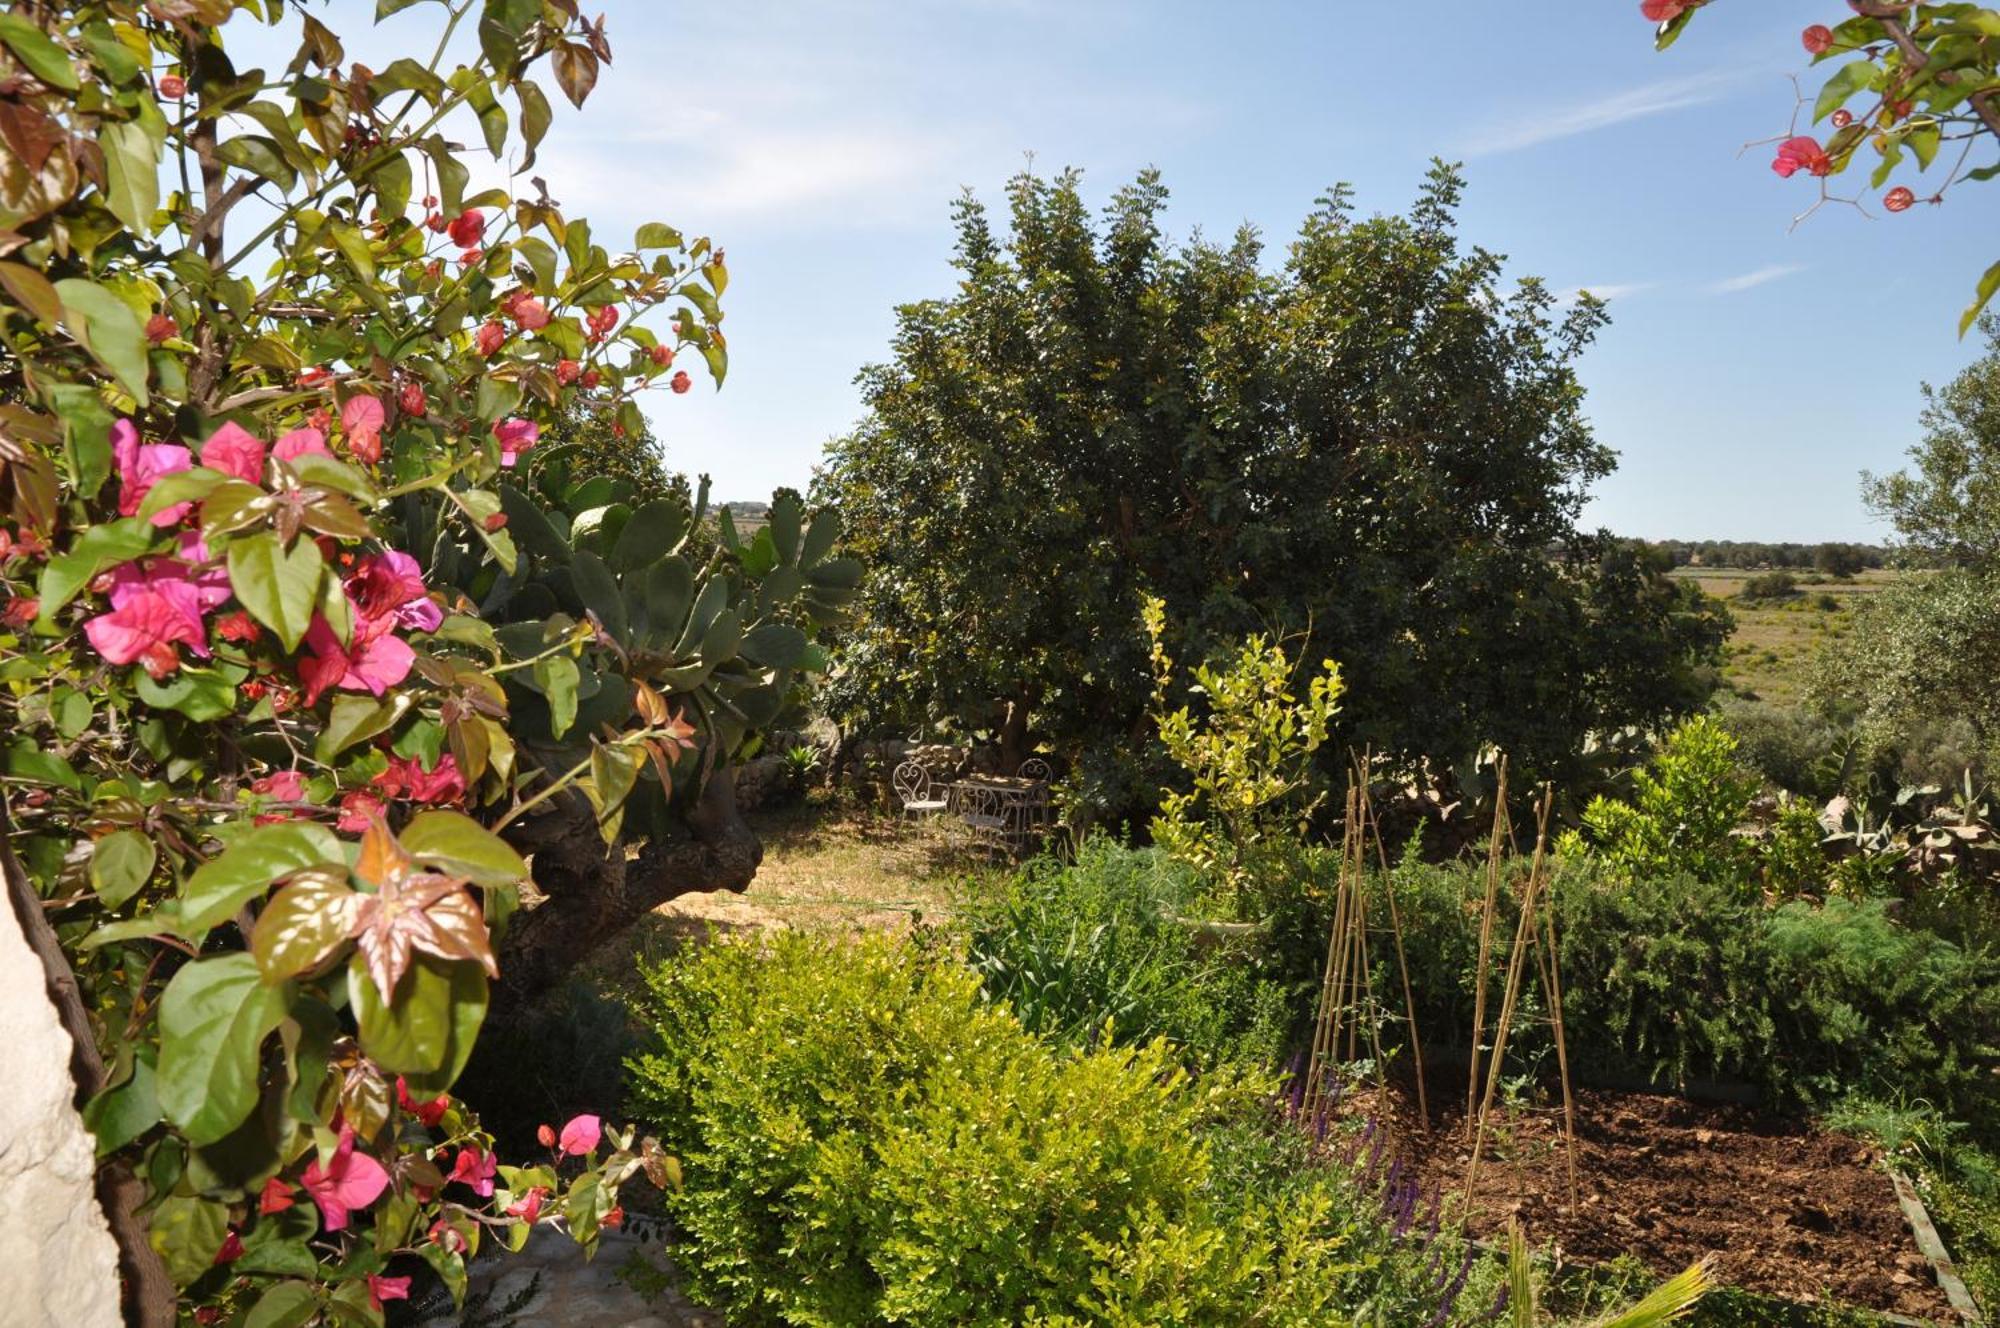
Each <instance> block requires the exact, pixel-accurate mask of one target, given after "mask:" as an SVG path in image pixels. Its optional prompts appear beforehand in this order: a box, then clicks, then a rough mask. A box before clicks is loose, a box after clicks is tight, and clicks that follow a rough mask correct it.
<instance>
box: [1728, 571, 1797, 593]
mask: <svg viewBox="0 0 2000 1328" xmlns="http://www.w3.org/2000/svg"><path fill="white" fill-rule="evenodd" d="M1798 593H1799V579H1798V578H1797V577H1795V576H1793V575H1792V574H1791V573H1790V572H1762V573H1759V574H1758V575H1756V576H1753V577H1751V578H1750V579H1749V580H1748V581H1745V582H1744V583H1743V589H1741V590H1739V591H1737V592H1736V597H1737V598H1738V599H1747V600H1764V599H1790V598H1791V597H1792V596H1793V595H1796V594H1798Z"/></svg>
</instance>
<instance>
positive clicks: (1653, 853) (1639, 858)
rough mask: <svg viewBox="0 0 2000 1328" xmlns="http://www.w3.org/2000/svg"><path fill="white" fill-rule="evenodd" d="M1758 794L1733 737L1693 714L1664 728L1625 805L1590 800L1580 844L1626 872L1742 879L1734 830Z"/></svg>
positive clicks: (1745, 875) (1740, 844) (1745, 876)
mask: <svg viewBox="0 0 2000 1328" xmlns="http://www.w3.org/2000/svg"><path fill="white" fill-rule="evenodd" d="M1756 792H1757V784H1756V781H1755V780H1754V779H1751V778H1749V777H1747V776H1746V775H1744V773H1743V771H1742V769H1741V767H1739V766H1738V765H1737V763H1736V739H1735V737H1734V736H1733V735H1731V733H1730V732H1729V730H1728V729H1726V728H1724V727H1723V726H1722V725H1721V724H1720V723H1719V722H1717V721H1716V720H1715V719H1713V718H1711V717H1710V716H1707V715H1698V716H1696V717H1695V718H1693V719H1690V720H1688V721H1687V722H1685V723H1683V724H1681V725H1680V726H1679V727H1678V728H1676V729H1674V731H1673V732H1671V733H1669V734H1668V735H1667V737H1666V740H1665V741H1664V742H1662V743H1661V745H1660V750H1659V751H1658V752H1657V753H1655V754H1654V756H1653V758H1652V760H1651V761H1649V762H1648V763H1647V764H1646V766H1645V767H1644V768H1643V769H1641V770H1639V771H1637V772H1635V773H1634V774H1633V776H1632V798H1631V800H1630V801H1629V802H1627V801H1619V800H1614V799H1611V798H1605V797H1597V798H1593V799H1591V802H1590V805H1589V806H1588V807H1586V808H1585V809H1584V812H1583V842H1585V843H1588V844H1590V845H1592V846H1593V847H1595V848H1596V849H1597V851H1598V852H1599V854H1600V855H1601V856H1602V858H1603V860H1604V862H1605V864H1606V865H1607V866H1608V867H1610V868H1611V869H1612V870H1613V871H1614V872H1619V873H1622V874H1625V875H1627V876H1630V877H1638V876H1659V875H1673V874H1686V875H1688V876H1693V877H1696V878H1698V879H1700V880H1703V881H1710V882H1722V881H1734V882H1743V883H1746V884H1747V882H1748V880H1749V875H1750V873H1749V866H1750V849H1749V846H1748V845H1747V844H1746V843H1745V842H1744V841H1743V840H1741V839H1740V838H1738V837H1737V836H1736V835H1735V834H1734V831H1735V830H1736V827H1737V826H1739V825H1741V824H1742V823H1743V820H1744V818H1745V817H1746V816H1747V815H1748V814H1749V811H1750V800H1751V798H1752V797H1754V796H1755V795H1756Z"/></svg>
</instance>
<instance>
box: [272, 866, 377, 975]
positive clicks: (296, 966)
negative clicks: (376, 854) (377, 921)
mask: <svg viewBox="0 0 2000 1328" xmlns="http://www.w3.org/2000/svg"><path fill="white" fill-rule="evenodd" d="M363 898H364V896H362V895H360V894H358V893H356V892H355V891H354V890H353V889H351V888H349V886H348V884H347V873H346V872H345V871H344V870H336V869H319V868H314V869H308V870H306V871H303V872H299V873H298V874H297V875H295V876H293V877H292V879H291V882H290V883H289V884H287V885H286V886H285V887H284V888H283V889H281V890H279V891H278V893H277V894H275V895H273V896H272V897H271V902H270V903H268V904H266V905H265V906H264V911H263V912H262V913H261V914H259V915H258V918H257V925H256V927H255V929H254V930H253V931H252V932H251V934H250V953H252V954H253V955H255V956H256V957H257V968H258V970H259V971H260V972H262V973H263V975H264V980H265V981H266V982H282V981H284V980H285V979H286V978H290V977H296V976H298V975H299V974H301V973H307V972H310V971H312V970H314V969H317V968H319V967H320V966H321V965H322V964H324V963H326V961H327V960H329V959H331V958H332V957H333V955H334V952H335V951H337V950H339V949H340V947H341V946H342V945H343V944H345V943H346V941H347V937H348V933H349V932H351V931H352V930H353V929H354V919H355V912H356V910H357V909H358V908H359V907H360V904H361V900H362V899H363Z"/></svg>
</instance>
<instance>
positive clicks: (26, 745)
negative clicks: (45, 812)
mask: <svg viewBox="0 0 2000 1328" xmlns="http://www.w3.org/2000/svg"><path fill="white" fill-rule="evenodd" d="M5 768H6V771H7V773H8V774H10V775H12V776H13V777H14V778H16V779H23V780H27V781H28V782H29V783H33V784H50V785H54V786H57V787H60V788H67V789H81V788H82V787H83V779H82V777H81V776H79V775H78V774H77V773H76V770H75V769H74V768H73V767H72V766H71V765H70V763H69V762H68V761H66V760H64V759H63V758H62V757H61V756H59V755H57V754H56V753H55V752H45V751H43V750H42V749H41V748H39V747H37V746H35V745H34V744H33V743H31V742H29V741H28V740H27V739H25V738H23V739H22V740H21V741H20V742H19V743H18V744H16V745H15V746H14V747H13V748H12V749H11V750H9V751H8V753H7V759H6V762H5Z"/></svg>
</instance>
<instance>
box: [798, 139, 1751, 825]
mask: <svg viewBox="0 0 2000 1328" xmlns="http://www.w3.org/2000/svg"><path fill="white" fill-rule="evenodd" d="M1461 187H1462V186H1461V180H1460V177H1459V175H1458V174H1457V172H1456V171H1455V170H1454V169H1453V168H1451V167H1448V166H1445V165H1443V164H1439V165H1437V166H1436V167H1435V168H1434V169H1433V170H1432V172H1431V173H1430V175H1429V177H1428V179H1427V181H1426V183H1425V185H1424V187H1423V189H1422V191H1421V193H1420V195H1419V197H1418V199H1417V202H1416V204H1415V206H1414V207H1413V208H1412V209H1411V211H1410V212H1409V213H1408V215H1390V216H1374V217H1366V218H1363V217H1359V216H1357V215H1356V214H1355V211H1354V209H1353V207H1352V204H1351V200H1350V197H1349V194H1348V191H1347V190H1346V189H1345V188H1336V189H1334V190H1333V191H1332V192H1331V193H1329V194H1328V195H1327V196H1326V197H1324V198H1322V199H1321V200H1320V201H1319V205H1318V206H1317V208H1316V209H1315V210H1314V211H1313V212H1312V213H1311V215H1310V216H1308V217H1307V218H1306V220H1305V222H1304V224H1303V226H1302V227H1301V229H1300V231H1299V233H1298V235H1297V236H1296V238H1295V239H1294V240H1293V241H1292V242H1291V244H1290V245H1289V246H1288V248H1287V249H1286V250H1285V252H1284V254H1283V256H1282V262H1281V263H1280V264H1278V265H1277V266H1276V267H1275V268H1272V267H1270V266H1268V265H1267V264H1266V262H1265V258H1266V254H1265V248H1264V245H1263V242H1262V240H1261V239H1260V237H1259V236H1258V235H1257V234H1256V232H1255V231H1253V230H1251V229H1249V228H1247V227H1246V228H1244V229H1242V230H1240V231H1238V232H1237V233H1236V235H1235V236H1233V237H1232V239H1231V240H1230V241H1229V242H1228V243H1227V244H1217V243H1213V242H1210V241H1207V240H1204V239H1201V238H1199V237H1196V238H1195V239H1192V240H1190V241H1188V242H1186V243H1183V244H1174V243H1170V242H1169V241H1168V240H1167V239H1166V238H1165V237H1164V236H1163V234H1162V232H1161V228H1160V215H1161V211H1162V209H1163V207H1164V205H1165V203H1166V198H1167V194H1166V190H1165V189H1164V188H1163V186H1162V185H1161V183H1160V180H1159V178H1158V176H1157V174H1155V173H1152V172H1148V173H1146V174H1144V175H1142V176H1140V177H1139V179H1138V180H1136V181H1135V182H1134V183H1133V184H1131V185H1130V186H1128V187H1126V188H1124V189H1122V190H1120V191H1119V192H1118V193H1117V195H1116V196H1115V198H1114V199H1113V200H1112V202H1111V204H1110V206H1109V207H1108V208H1106V210H1105V212H1104V215H1103V218H1102V221H1101V224H1100V223H1097V222H1094V221H1093V218H1092V217H1091V215H1090V211H1089V209H1088V208H1087V206H1086V204H1085V202H1084V200H1083V197H1082V193H1081V188H1080V181H1079V179H1078V177H1077V176H1076V175H1075V174H1073V173H1070V174H1063V175H1059V176H1056V177H1054V178H1044V177H1040V176H1037V175H1034V174H1032V173H1024V174H1022V175H1020V176H1018V177H1016V178H1015V179H1014V180H1013V181H1012V182H1011V184H1010V185H1009V187H1008V191H1007V196H1008V201H1009V215H1008V221H1009V223H1010V224H1009V227H1008V232H1007V234H1006V236H1005V237H1004V239H1003V238H1001V237H1000V236H997V235H996V234H995V230H994V226H993V223H992V220H991V218H990V217H989V215H988V212H987V210H986V208H985V207H984V206H983V205H982V204H981V203H980V202H979V201H978V200H977V199H975V198H973V197H971V196H967V197H965V198H963V199H962V200H961V201H960V202H959V203H958V205H957V209H956V217H957V223H958V244H957V254H956V259H955V263H956V266H957V268H958V270H959V273H960V284H959V287H958V290H957V291H956V292H955V293H954V294H952V295H951V296H949V297H947V298H941V299H931V300H925V301H921V302H919V303H915V304H911V305H907V306H904V307H903V308H902V309H900V310H899V314H898V325H897V331H896V335H895V338H894V342H893V345H892V358H891V359H890V360H889V361H888V362H886V363H883V364H878V365H875V366H872V367H870V368H869V369H867V370H865V371H864V372H863V374H862V375H861V380H860V381H861V384H862V388H863V393H864V398H865V400H866V403H867V406H868V414H867V416H866V417H865V418H864V419H863V420H862V421H861V423H860V424H859V426H858V427H857V428H856V429H855V430H854V431H853V432H852V433H851V434H849V435H848V436H846V437H844V438H841V439H839V440H837V441H836V442H835V443H834V444H832V446H831V448H830V451H829V455H828V459H827V462H826V465H825V468H824V470H823V472H822V474H821V476H820V481H819V484H820V494H821V496H823V497H825V498H826V499H828V500H829V501H831V502H834V503H836V504H837V505H838V506H839V507H840V508H841V510H842V512H843V515H844V516H845V518H846V519H847V522H848V525H849V527H850V530H851V531H852V532H853V533H852V539H853V544H854V549H855V551H856V553H857V554H858V555H859V556H860V557H861V558H862V559H863V560H864V561H865V562H866V563H867V564H868V566H869V568H870V579H869V583H868V586H867V589H866V591H865V597H866V612H865V613H864V614H862V615H861V616H862V619H863V621H864V624H865V625H863V626H861V627H858V628H856V629H855V630H854V631H853V632H851V633H850V634H848V635H847V636H845V637H844V638H843V640H842V642H841V646H840V651H839V661H840V663H839V667H838V669H837V670H836V674H835V677H834V679H833V682H832V685H831V686H832V691H831V699H832V702H833V705H834V707H835V709H836V710H837V711H839V712H841V713H843V714H844V715H845V716H847V717H848V718H850V719H854V720H858V721H861V722H867V723H896V724H903V725H909V726H917V725H921V724H925V723H936V724H943V725H957V726H960V727H962V728H968V729H998V730H999V731H1000V732H1001V735H1002V738H1003V743H1005V744H1006V745H1007V746H1009V747H1010V748H1011V749H1013V750H1012V751H1010V753H1009V755H1010V756H1012V755H1013V754H1014V752H1017V751H1024V750H1025V748H1024V743H1025V740H1026V739H1027V737H1028V725H1029V724H1030V723H1032V725H1033V728H1034V731H1035V732H1036V733H1037V734H1039V735H1040V736H1042V737H1044V738H1046V739H1047V740H1048V741H1050V742H1051V743H1052V744H1053V745H1055V746H1056V747H1058V748H1059V749H1061V750H1063V751H1064V752H1065V754H1067V755H1069V756H1070V757H1072V758H1073V759H1074V760H1075V761H1076V762H1077V763H1078V765H1079V768H1080V769H1081V770H1082V771H1083V773H1084V774H1085V776H1086V782H1087V783H1088V784H1090V785H1091V786H1093V787H1094V789H1095V792H1096V797H1097V798H1098V799H1099V801H1100V802H1101V803H1102V804H1103V805H1104V806H1105V807H1106V808H1121V807H1123V808H1129V807H1131V806H1133V805H1134V803H1135V800H1143V799H1144V798H1145V797H1147V796H1149V795H1150V791H1151V787H1150V786H1151V784H1152V783H1153V782H1155V779H1154V775H1153V773H1152V772H1149V771H1148V770H1146V769H1145V768H1144V767H1143V764H1142V763H1140V762H1137V761H1136V760H1135V759H1134V757H1133V753H1135V752H1138V751H1142V750H1145V745H1146V743H1147V740H1148V737H1149V734H1148V731H1147V730H1148V726H1147V723H1146V718H1145V702H1146V696H1147V688H1148V675H1147V645H1146V640H1145V635H1144V632H1143V631H1142V630H1141V625H1140V613H1139V606H1140V599H1141V596H1142V594H1147V593H1150V594H1154V595H1157V596H1159V597H1160V598H1161V599H1162V600H1164V601H1165V604H1166V613H1167V619H1168V622H1169V624H1170V625H1169V629H1168V630H1169V634H1170V636H1171V637H1172V641H1171V645H1172V648H1173V651H1174V653H1175V654H1176V655H1177V656H1178V657H1181V658H1186V659H1191V660H1199V659H1202V658H1205V657H1209V656H1211V655H1213V654H1215V653H1217V652H1218V651H1219V650H1220V649H1222V648H1223V647H1224V645H1225V644H1226V643H1230V642H1233V641H1235V640H1238V639H1240V638H1242V637H1245V636H1249V635H1251V634H1254V633H1257V632H1267V633H1269V632H1279V633H1283V634H1286V635H1288V636H1294V635H1296V636H1297V637H1298V638H1299V646H1298V649H1299V654H1300V656H1301V657H1302V658H1307V659H1315V660H1316V659H1321V658H1334V659H1337V660H1339V661H1340V662H1341V664H1342V666H1343V669H1344V671H1345V676H1346V678H1347V679H1348V683H1349V692H1348V694H1347V697H1346V699H1345V701H1344V703H1343V713H1342V716H1341V723H1340V731H1339V733H1338V735H1337V741H1338V742H1339V743H1341V744H1353V745H1356V746H1360V745H1368V746H1372V747H1373V748H1375V749H1376V750H1377V751H1378V752H1384V753H1390V754H1394V755H1397V756H1401V757H1404V758H1406V759H1413V758H1416V757H1418V756H1421V755H1430V756H1434V757H1440V758H1445V759H1457V758H1459V757H1462V756H1466V755H1470V754H1471V753H1472V752H1473V751H1474V750H1475V749H1477V748H1478V747H1479V746H1480V745H1481V744H1484V743H1497V744H1500V745H1502V746H1504V747H1506V748H1508V749H1510V750H1512V751H1514V752H1515V753H1516V755H1517V757H1518V758H1520V759H1523V760H1526V761H1528V762H1529V763H1530V764H1532V765H1536V766H1538V767H1539V766H1547V765H1551V764H1554V763H1557V762H1559V761H1560V760H1562V759H1563V758H1564V757H1565V756H1566V755H1567V754H1568V753H1570V752H1572V751H1573V750H1574V749H1575V748H1576V747H1577V746H1578V744H1579V743H1580V742H1581V739H1582V738H1583V736H1584V735H1585V734H1586V733H1588V732H1590V731H1593V730H1598V729H1603V728H1607V727H1618V726H1624V725H1630V724H1637V723H1646V722H1650V721H1653V720H1657V719H1659V718H1661V717H1663V716H1666V715H1669V714H1673V713H1676V712H1679V711H1682V710H1685V709H1686V708H1688V707H1690V706H1692V705H1695V704H1697V703H1698V702H1699V701H1700V700H1701V699H1702V697H1703V696H1704V695H1705V690H1706V686H1705V683H1704V681H1703V675H1702V674H1701V672H1700V670H1699V668H1698V666H1699V665H1700V664H1701V663H1702V662H1703V661H1704V660H1706V659H1707V658H1708V656H1709V655H1710V654H1711V653H1712V652H1713V651H1714V649H1715V648H1716V647H1717V646H1718V645H1719V643H1720V640H1721V636H1722V630H1723V629H1722V625H1721V619H1720V617H1719V616H1718V614H1717V613H1716V612H1715V611H1713V610H1710V609H1707V608H1704V607H1702V601H1701V598H1700V596H1699V593H1698V592H1696V591H1694V590H1693V588H1692V587H1682V586H1679V585H1677V584H1675V583H1673V582H1670V581H1668V580H1667V579H1666V578H1665V577H1664V571H1665V565H1664V560H1659V559H1655V558H1653V557H1651V556H1649V555H1646V554H1644V553H1642V552H1641V551H1639V550H1636V549H1632V548H1627V547H1623V546H1621V545H1619V544H1618V543H1616V542H1615V541H1613V540H1611V539H1609V538H1608V537H1607V536H1604V535H1602V534H1592V533H1589V532H1587V531H1585V530H1583V529H1582V528H1580V526H1579V524H1578V520H1579V515H1580V511H1581V507H1582V504H1583V502H1584V499H1585V494H1586V491H1587V489H1588V486H1589V485H1590V484H1591V482H1592V481H1594V480H1596V479H1599V478H1601V477H1602V476H1603V475H1605V474H1607V473H1608V472H1609V471H1610V470H1611V468H1612V465H1613V458H1612V454H1611V452H1610V450H1609V449H1608V448H1606V447H1604V446H1603V445H1601V444H1600V443H1598V442H1597V440H1596V439H1595V438H1594V437H1593V436H1592V433H1591V430H1590V428H1589V425H1588V423H1587V421H1586V420H1585V418H1584V415H1583V409H1582V406H1583V391H1582V388H1581V387H1580V385H1579V384H1578V382H1577V380H1576V376H1575V372H1574V365H1575V361H1576V359H1577V357H1578V355H1579V354H1580V353H1581V352H1582V351H1583V349H1584V347H1585V346H1587V345H1588V344H1589V343H1590V341H1591V339H1592V337H1593V336H1594V335H1595V334H1596V332H1597V331H1598V329H1599V328H1600V327H1601V326H1603V324H1604V321H1605V314H1604V309H1603V306H1602V305H1601V304H1600V303H1598V302H1597V301H1595V300H1592V299H1591V298H1589V297H1588V296H1585V297H1583V298H1582V299H1580V300H1579V301H1578V302H1577V303H1576V304H1575V305H1574V306H1573V307H1571V308H1569V309H1567V310H1566V311H1565V310H1562V309H1560V308H1559V302H1558V301H1557V299H1556V298H1555V296H1554V295H1552V294H1551V293H1550V292H1549V291H1548V290H1547V289H1545V287H1544V286H1543V285H1542V284H1541V283H1540V282H1539V281H1535V280H1532V279H1530V280H1524V281H1522V282H1520V283H1519V284H1518V285H1517V286H1516V287H1515V288H1514V289H1513V290H1512V291H1511V292H1504V293H1503V291H1502V290H1501V286H1500V279H1501V259H1500V257H1499V256H1498V255H1495V254H1493V253H1490V252H1488V251H1486V250H1484V249H1480V248H1477V247H1468V246H1465V245H1464V244H1462V243H1461V241H1460V239H1459V236H1458V234H1457V229H1456V220H1455V213H1456V209H1457V205H1458V202H1459V195H1460V192H1461Z"/></svg>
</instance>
